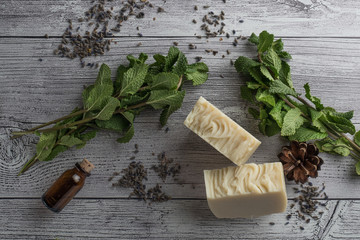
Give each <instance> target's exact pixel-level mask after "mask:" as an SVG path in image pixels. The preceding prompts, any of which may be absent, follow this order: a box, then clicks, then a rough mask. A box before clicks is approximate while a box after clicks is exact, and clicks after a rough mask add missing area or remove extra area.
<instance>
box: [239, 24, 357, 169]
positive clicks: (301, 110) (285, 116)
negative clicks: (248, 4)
mask: <svg viewBox="0 0 360 240" xmlns="http://www.w3.org/2000/svg"><path fill="white" fill-rule="evenodd" d="M249 42H251V43H253V44H255V45H256V46H257V54H256V58H254V59H251V58H247V57H243V56H240V57H239V58H238V59H237V60H236V62H235V68H236V70H237V71H238V72H239V73H242V74H243V75H245V76H246V77H247V79H248V81H247V82H246V86H241V96H242V97H243V98H244V99H245V100H248V101H250V102H251V103H253V104H254V105H255V106H256V107H257V108H258V110H257V109H255V108H253V107H251V108H249V113H250V114H251V115H252V116H253V117H254V118H255V119H259V120H260V122H259V130H260V132H261V133H263V134H264V135H267V136H272V135H275V134H278V133H280V134H281V136H284V137H286V138H288V139H289V140H297V141H309V140H316V141H315V144H316V145H317V146H318V148H319V150H320V151H322V152H327V153H330V154H336V155H341V156H349V155H350V156H352V157H353V158H354V159H356V160H357V161H358V162H357V163H356V165H355V167H356V172H357V174H358V175H360V131H358V132H356V130H355V126H354V125H353V123H352V122H351V119H352V117H353V111H350V112H345V113H341V112H337V111H336V110H335V109H333V108H331V107H325V106H324V105H323V104H322V103H321V100H320V99H319V98H318V97H315V96H313V95H312V94H311V91H310V86H309V84H308V83H306V84H305V85H304V90H305V98H306V99H305V98H302V97H301V94H300V93H298V92H296V90H295V89H294V87H293V83H292V79H291V73H290V66H289V64H288V63H287V60H288V59H291V58H292V57H291V55H290V54H289V53H288V52H286V51H284V49H283V48H284V44H283V42H282V40H281V39H278V40H274V35H273V34H269V33H268V32H266V31H263V32H261V33H260V35H259V36H257V35H256V34H254V33H253V34H252V35H251V36H250V38H249ZM345 134H351V135H353V140H352V139H351V138H349V137H348V136H347V135H345Z"/></svg>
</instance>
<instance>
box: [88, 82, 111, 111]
mask: <svg viewBox="0 0 360 240" xmlns="http://www.w3.org/2000/svg"><path fill="white" fill-rule="evenodd" d="M112 92H113V86H112V85H95V86H93V87H92V88H91V89H90V91H86V90H85V91H84V92H83V100H84V107H85V109H87V110H88V111H96V110H100V109H101V108H103V106H104V104H105V102H106V101H107V99H108V98H109V97H110V96H111V95H112Z"/></svg>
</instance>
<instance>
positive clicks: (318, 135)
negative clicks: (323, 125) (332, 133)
mask: <svg viewBox="0 0 360 240" xmlns="http://www.w3.org/2000/svg"><path fill="white" fill-rule="evenodd" d="M327 136H328V135H327V133H324V132H318V131H315V130H313V129H310V128H305V127H299V128H298V129H297V130H296V132H295V134H294V135H291V136H289V140H290V141H292V140H296V141H299V142H306V141H309V140H315V139H323V138H325V137H327Z"/></svg>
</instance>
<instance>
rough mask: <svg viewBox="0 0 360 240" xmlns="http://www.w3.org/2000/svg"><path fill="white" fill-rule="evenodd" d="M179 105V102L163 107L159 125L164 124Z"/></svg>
mask: <svg viewBox="0 0 360 240" xmlns="http://www.w3.org/2000/svg"><path fill="white" fill-rule="evenodd" d="M180 107H181V104H175V105H170V106H167V107H165V108H164V110H163V111H162V112H161V114H160V123H161V126H165V125H166V123H167V120H168V119H169V117H170V115H171V114H172V113H173V112H175V111H176V110H178V109H179V108H180Z"/></svg>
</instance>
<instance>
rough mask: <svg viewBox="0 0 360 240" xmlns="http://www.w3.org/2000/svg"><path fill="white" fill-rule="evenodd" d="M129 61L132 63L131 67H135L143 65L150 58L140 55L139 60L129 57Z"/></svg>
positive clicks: (143, 54)
mask: <svg viewBox="0 0 360 240" xmlns="http://www.w3.org/2000/svg"><path fill="white" fill-rule="evenodd" d="M126 58H127V60H128V61H129V62H130V64H129V66H130V67H133V66H135V65H136V64H143V63H145V62H146V60H147V59H148V56H147V55H146V54H145V53H140V55H139V58H136V57H134V56H133V55H131V54H130V55H127V57H126Z"/></svg>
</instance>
